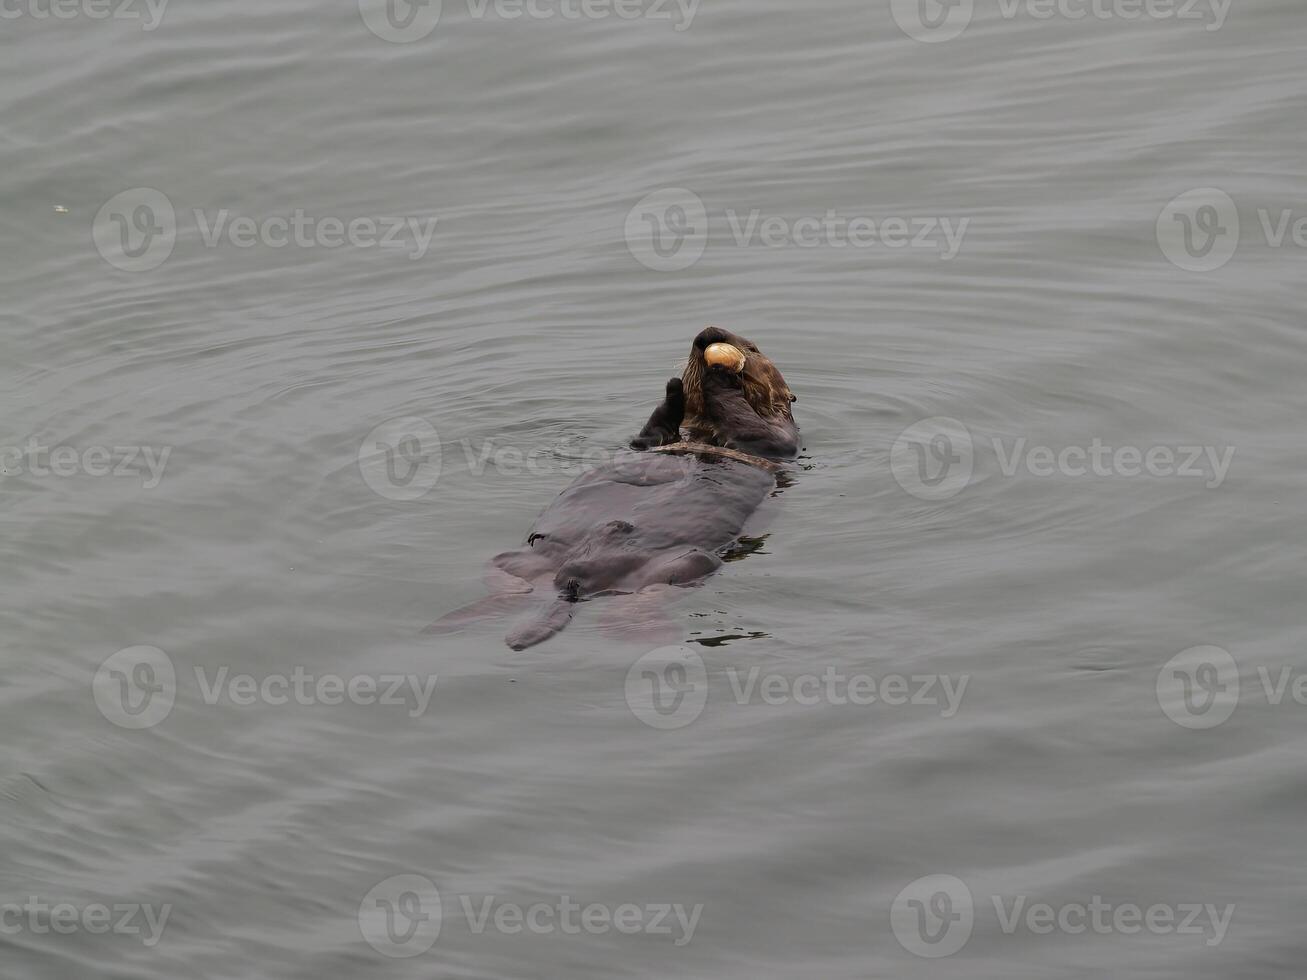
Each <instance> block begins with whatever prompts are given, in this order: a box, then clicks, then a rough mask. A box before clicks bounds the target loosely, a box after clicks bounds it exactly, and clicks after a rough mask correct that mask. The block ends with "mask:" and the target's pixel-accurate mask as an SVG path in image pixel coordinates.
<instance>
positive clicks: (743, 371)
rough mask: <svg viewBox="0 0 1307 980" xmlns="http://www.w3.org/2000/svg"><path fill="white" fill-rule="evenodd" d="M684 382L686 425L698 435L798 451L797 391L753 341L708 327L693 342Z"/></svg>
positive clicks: (766, 449)
mask: <svg viewBox="0 0 1307 980" xmlns="http://www.w3.org/2000/svg"><path fill="white" fill-rule="evenodd" d="M681 383H682V387H683V388H684V392H685V427H686V428H687V429H689V430H690V432H691V433H692V434H693V435H694V436H695V438H699V439H703V440H705V441H708V442H712V443H715V444H716V445H719V446H729V447H731V448H735V449H742V450H744V451H746V452H752V453H755V454H757V455H760V456H769V457H773V458H775V457H789V456H794V455H796V454H797V453H798V451H799V427H798V426H797V425H795V423H794V416H793V415H792V414H791V411H790V405H791V403H793V402H794V400H795V398H794V393H793V392H791V391H790V386H789V385H787V384H786V383H785V378H784V377H783V376H782V375H781V372H780V370H779V369H777V367H776V365H775V364H773V363H772V362H771V360H770V359H769V358H768V357H767V356H766V355H764V354H763V353H762V351H760V350H759V349H758V345H757V344H755V343H754V342H753V341H751V340H747V339H746V338H744V337H741V336H739V335H738V334H734V333H731V332H730V331H729V330H723V329H722V328H721V327H705V328H704V329H703V330H702V331H700V333H699V336H697V337H695V338H694V343H693V344H692V345H691V347H690V359H689V361H688V362H687V363H686V365H685V372H684V374H683V375H682V376H681Z"/></svg>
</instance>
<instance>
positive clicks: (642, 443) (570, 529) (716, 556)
mask: <svg viewBox="0 0 1307 980" xmlns="http://www.w3.org/2000/svg"><path fill="white" fill-rule="evenodd" d="M714 347H715V348H717V350H716V351H714V352H713V353H712V354H710V355H707V356H706V355H705V352H706V351H709V350H710V349H712V348H714ZM721 351H724V353H720V354H719V352H721ZM793 400H794V396H793V394H792V393H791V392H790V390H789V387H788V386H787V385H786V384H785V379H784V378H783V377H782V376H781V374H780V372H779V371H778V370H777V369H776V367H775V365H773V364H772V363H771V361H770V360H768V359H767V358H766V357H764V356H763V355H762V353H761V352H760V351H759V350H758V348H757V347H756V346H755V345H754V344H752V343H751V342H750V341H748V340H745V339H744V338H743V337H739V336H737V335H735V334H732V333H730V332H729V331H725V330H722V329H721V328H719V327H708V328H707V329H705V330H703V331H702V332H701V333H700V334H699V335H698V336H697V337H696V338H695V340H694V344H693V346H692V348H691V353H690V360H689V362H688V364H687V366H686V369H685V373H684V375H683V377H682V378H680V379H676V378H673V379H672V381H670V382H669V383H668V385H667V390H666V397H665V399H664V402H663V404H661V405H660V406H659V407H658V408H657V409H656V410H655V411H654V414H653V416H652V417H651V418H650V420H649V423H648V424H647V425H646V426H645V427H644V429H643V430H642V431H641V433H640V435H639V436H638V437H637V438H636V440H635V441H634V442H633V443H632V446H633V448H636V449H648V448H653V447H658V446H667V445H668V444H669V443H677V446H675V447H673V448H674V449H680V448H681V444H680V443H679V442H678V440H680V439H681V438H682V434H681V432H680V431H679V426H680V425H681V424H682V423H684V425H685V429H686V433H687V434H688V435H689V436H690V438H692V439H694V440H699V441H701V442H702V443H707V444H708V446H710V447H723V448H725V449H726V450H728V451H730V452H729V455H730V457H731V458H723V457H722V456H721V455H715V454H713V453H710V452H695V451H694V448H693V447H692V446H688V447H685V448H686V452H685V453H684V454H678V455H673V454H665V453H662V452H639V453H632V454H624V455H622V456H620V457H618V458H617V459H616V460H614V461H612V462H609V463H606V464H604V465H602V466H599V467H597V468H596V469H594V470H591V471H590V472H588V473H586V474H584V475H582V476H580V477H578V478H577V479H576V480H575V481H574V482H573V483H572V485H571V486H569V487H568V488H567V489H566V490H564V491H563V492H562V493H561V494H560V495H559V496H558V498H557V499H555V500H554V502H553V503H552V504H550V505H549V507H548V508H547V509H546V510H545V512H544V513H543V514H541V515H540V517H539V518H538V519H537V520H536V522H535V524H534V525H533V526H532V527H531V530H530V531H529V532H528V534H527V539H526V543H525V545H524V546H523V547H522V548H520V549H518V550H516V551H509V552H505V553H503V554H501V555H498V556H497V557H495V558H494V559H493V560H492V562H491V564H492V567H493V568H494V569H495V571H496V580H495V585H496V586H497V587H498V588H499V589H500V592H501V594H500V595H499V596H495V597H491V598H490V599H489V600H483V602H482V603H478V604H476V606H474V607H471V609H470V610H469V611H464V612H462V613H455V614H451V615H450V616H448V617H445V619H444V620H442V621H441V622H439V623H437V624H435V627H433V628H438V627H440V626H441V625H442V624H445V623H448V624H449V625H456V624H458V623H461V622H463V621H466V619H468V618H470V617H469V613H471V614H472V615H477V614H479V613H480V612H482V611H483V610H486V609H493V610H495V611H498V610H500V609H501V608H503V607H505V606H506V605H509V604H512V603H513V602H515V600H517V599H519V598H521V597H524V596H527V595H529V594H531V593H533V592H536V590H540V591H544V592H546V594H547V595H552V596H553V597H554V598H553V601H552V602H550V603H549V605H548V606H547V607H546V608H545V609H544V610H543V611H541V612H538V613H537V614H536V615H534V616H532V617H530V618H528V619H527V620H525V621H524V622H523V623H521V624H520V625H518V626H517V627H515V628H514V629H513V630H512V631H511V632H510V633H509V634H508V636H507V637H506V642H507V643H508V645H509V646H510V647H512V648H514V649H519V650H520V649H524V648H526V647H529V646H533V645H534V644H536V643H540V642H542V641H544V640H547V639H549V638H550V637H551V636H553V635H554V634H556V633H558V632H559V631H560V630H562V629H563V628H564V627H565V626H566V625H567V623H568V622H569V621H570V620H571V618H572V615H573V612H574V611H575V608H576V605H577V603H579V602H580V601H581V600H584V599H588V598H593V597H597V596H604V595H614V594H630V593H639V592H642V591H645V590H650V589H652V588H655V587H659V586H685V585H692V584H694V583H695V582H698V581H700V580H702V579H703V578H705V577H706V576H708V575H710V574H712V572H714V571H716V570H717V569H718V568H719V567H720V566H721V564H722V557H721V554H722V552H723V551H724V550H726V549H727V548H728V547H729V546H730V545H731V544H732V543H733V542H734V541H735V540H736V539H737V538H738V537H739V535H740V533H741V532H742V531H743V529H744V525H745V522H746V521H747V520H748V519H749V517H750V515H752V514H753V512H754V511H755V510H756V509H757V508H758V506H759V504H761V503H762V502H763V500H765V499H766V497H767V495H768V494H769V493H770V492H771V491H772V490H773V488H774V487H775V486H776V476H775V472H774V471H775V470H776V469H777V467H776V466H774V465H773V464H772V463H771V462H770V461H772V460H776V459H786V458H790V457H792V456H794V455H795V454H796V453H797V452H798V426H797V425H795V423H794V419H793V417H792V416H791V414H790V404H791V403H792V402H793Z"/></svg>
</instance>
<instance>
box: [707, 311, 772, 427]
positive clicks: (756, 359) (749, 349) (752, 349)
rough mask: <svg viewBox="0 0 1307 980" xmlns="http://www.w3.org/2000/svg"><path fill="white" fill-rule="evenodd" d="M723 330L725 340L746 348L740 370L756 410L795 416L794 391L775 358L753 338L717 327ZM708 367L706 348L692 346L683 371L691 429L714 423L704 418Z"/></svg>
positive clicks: (770, 416)
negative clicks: (769, 355)
mask: <svg viewBox="0 0 1307 980" xmlns="http://www.w3.org/2000/svg"><path fill="white" fill-rule="evenodd" d="M716 329H717V330H719V331H720V333H721V342H725V343H728V344H733V345H734V346H736V347H738V348H739V349H740V350H742V351H744V358H745V359H744V370H743V371H742V372H741V374H740V381H741V385H742V387H743V390H744V397H745V398H746V399H748V402H749V404H750V405H752V406H753V410H754V411H755V412H757V413H758V414H759V415H761V416H763V417H764V418H775V417H778V416H779V417H782V418H786V419H790V420H793V418H794V416H793V415H791V414H790V403H791V402H793V401H794V393H793V392H791V391H790V386H789V385H787V384H786V383H785V378H784V377H783V376H782V375H781V372H780V370H779V369H778V368H777V367H776V365H775V364H773V363H772V362H771V360H770V359H769V358H768V357H767V356H766V355H765V354H763V353H762V352H761V351H760V350H758V345H757V344H755V343H753V341H751V340H746V339H745V338H743V337H741V336H739V335H738V334H733V333H731V332H730V331H729V330H722V329H721V328H720V327H719V328H716ZM707 370H708V365H707V362H706V361H704V359H703V351H701V350H699V349H698V348H697V347H694V346H691V348H690V359H689V360H688V361H687V362H686V365H685V371H684V373H683V374H682V375H681V383H682V384H683V386H684V388H685V423H684V424H685V428H687V429H689V430H690V431H691V432H696V431H699V432H704V431H711V426H710V425H709V424H708V423H707V421H706V420H704V419H703V417H702V416H703V379H704V375H705V373H706V372H707Z"/></svg>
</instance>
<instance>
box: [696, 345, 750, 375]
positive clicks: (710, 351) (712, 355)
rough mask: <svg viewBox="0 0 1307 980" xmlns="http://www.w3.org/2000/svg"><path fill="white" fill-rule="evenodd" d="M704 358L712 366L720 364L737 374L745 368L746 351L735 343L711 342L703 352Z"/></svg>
mask: <svg viewBox="0 0 1307 980" xmlns="http://www.w3.org/2000/svg"><path fill="white" fill-rule="evenodd" d="M703 359H704V360H705V361H706V362H707V363H708V364H709V365H710V366H712V365H717V364H720V365H722V366H723V367H728V368H730V369H731V370H732V371H734V372H735V373H736V374H739V373H740V372H741V371H743V370H744V351H742V350H740V348H738V347H736V346H735V345H734V344H710V345H709V346H708V348H707V349H706V350H705V351H704V352H703Z"/></svg>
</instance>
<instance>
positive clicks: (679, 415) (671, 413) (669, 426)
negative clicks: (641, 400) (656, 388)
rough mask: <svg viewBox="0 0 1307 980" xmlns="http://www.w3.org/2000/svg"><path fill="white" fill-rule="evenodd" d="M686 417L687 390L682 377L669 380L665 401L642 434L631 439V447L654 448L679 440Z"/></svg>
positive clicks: (638, 448) (656, 410)
mask: <svg viewBox="0 0 1307 980" xmlns="http://www.w3.org/2000/svg"><path fill="white" fill-rule="evenodd" d="M684 419H685V390H684V388H683V386H682V385H681V379H680V378H672V379H671V380H670V381H668V382H667V394H666V397H664V398H663V403H662V404H661V405H659V406H658V407H657V408H656V409H654V413H653V414H652V415H650V416H649V421H648V422H646V423H645V425H644V428H643V429H641V430H640V434H639V435H638V436H636V437H635V438H634V439H632V440H631V448H632V449H636V450H641V449H653V448H654V447H656V446H666V445H669V444H671V443H673V442H678V441H679V440H680V438H681V422H682V421H684Z"/></svg>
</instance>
